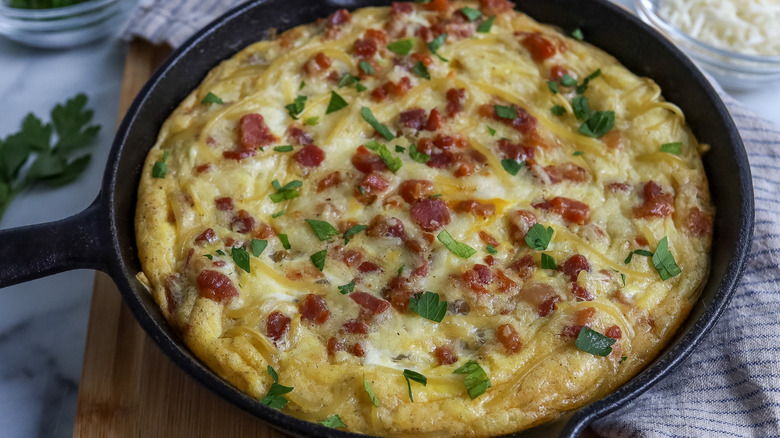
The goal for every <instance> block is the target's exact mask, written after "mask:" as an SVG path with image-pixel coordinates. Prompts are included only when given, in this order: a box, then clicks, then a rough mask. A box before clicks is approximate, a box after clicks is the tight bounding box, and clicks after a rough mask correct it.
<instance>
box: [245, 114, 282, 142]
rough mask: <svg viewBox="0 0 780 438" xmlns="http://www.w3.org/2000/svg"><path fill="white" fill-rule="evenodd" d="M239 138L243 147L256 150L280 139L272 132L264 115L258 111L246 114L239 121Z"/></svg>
mask: <svg viewBox="0 0 780 438" xmlns="http://www.w3.org/2000/svg"><path fill="white" fill-rule="evenodd" d="M238 138H239V141H240V144H241V147H242V148H244V149H249V150H255V149H257V148H261V147H263V146H266V145H269V144H271V143H275V142H277V141H279V139H278V138H277V137H276V136H275V135H273V134H271V131H270V130H269V129H268V126H267V125H266V124H265V120H263V116H261V115H260V114H257V113H250V114H244V115H243V116H242V117H241V119H240V120H239V121H238Z"/></svg>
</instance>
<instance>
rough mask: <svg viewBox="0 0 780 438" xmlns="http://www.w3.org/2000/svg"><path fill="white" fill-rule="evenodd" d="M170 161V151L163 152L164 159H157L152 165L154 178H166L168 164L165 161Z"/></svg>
mask: <svg viewBox="0 0 780 438" xmlns="http://www.w3.org/2000/svg"><path fill="white" fill-rule="evenodd" d="M166 161H168V151H165V152H163V159H162V161H155V162H154V166H152V178H165V174H166V173H167V172H168V165H167V164H165V162H166Z"/></svg>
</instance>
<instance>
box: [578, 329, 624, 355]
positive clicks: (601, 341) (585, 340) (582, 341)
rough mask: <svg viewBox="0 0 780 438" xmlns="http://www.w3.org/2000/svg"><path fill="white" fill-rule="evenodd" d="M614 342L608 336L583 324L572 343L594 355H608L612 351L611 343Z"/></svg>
mask: <svg viewBox="0 0 780 438" xmlns="http://www.w3.org/2000/svg"><path fill="white" fill-rule="evenodd" d="M615 342H616V340H615V339H612V338H610V337H608V336H604V335H602V334H601V333H599V332H597V331H595V330H591V329H589V328H588V327H585V326H583V327H582V328H581V329H580V334H579V335H578V336H577V340H576V341H574V345H575V346H576V347H577V348H579V349H580V350H582V351H584V352H586V353H590V354H592V355H594V356H609V353H612V344H614V343H615Z"/></svg>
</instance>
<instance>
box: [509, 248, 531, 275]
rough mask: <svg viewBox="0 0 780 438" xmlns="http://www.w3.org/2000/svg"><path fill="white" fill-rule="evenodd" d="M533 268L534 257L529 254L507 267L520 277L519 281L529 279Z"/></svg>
mask: <svg viewBox="0 0 780 438" xmlns="http://www.w3.org/2000/svg"><path fill="white" fill-rule="evenodd" d="M535 268H536V263H534V257H533V256H532V255H531V254H526V255H525V256H523V258H521V259H520V260H517V261H515V262H513V263H512V264H511V265H509V269H511V270H513V271H514V272H516V273H517V274H518V275H519V276H520V279H521V280H526V279H528V278H530V277H531V275H532V274H533V272H534V269H535Z"/></svg>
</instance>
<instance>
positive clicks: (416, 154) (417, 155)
mask: <svg viewBox="0 0 780 438" xmlns="http://www.w3.org/2000/svg"><path fill="white" fill-rule="evenodd" d="M409 156H410V157H412V160H414V161H416V162H418V163H423V164H425V163H427V162H428V161H430V159H431V156H430V155H428V154H426V153H425V152H420V151H418V150H417V146H415V145H412V146H411V147H409Z"/></svg>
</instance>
